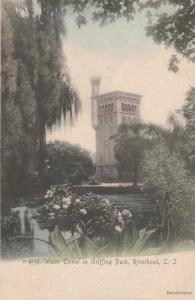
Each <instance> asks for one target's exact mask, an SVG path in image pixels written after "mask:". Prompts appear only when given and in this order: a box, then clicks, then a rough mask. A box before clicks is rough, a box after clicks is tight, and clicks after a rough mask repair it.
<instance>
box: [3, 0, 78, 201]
mask: <svg viewBox="0 0 195 300" xmlns="http://www.w3.org/2000/svg"><path fill="white" fill-rule="evenodd" d="M46 6H47V5H46ZM62 17H63V14H61V12H60V10H59V9H57V10H55V11H54V12H53V11H52V10H51V7H47V9H46V8H45V6H44V5H43V6H42V9H41V13H40V15H38V16H34V9H33V2H32V1H31V0H28V1H27V6H26V8H25V9H24V10H21V9H17V8H16V6H15V5H14V4H13V3H11V2H9V1H3V4H2V48H1V54H2V86H3V88H2V91H1V99H2V161H3V166H2V192H3V199H5V200H6V199H8V197H15V196H18V195H20V194H22V193H23V194H26V193H31V192H32V191H33V190H37V189H40V188H43V187H44V183H45V175H46V174H45V171H46V170H45V154H46V151H45V146H46V142H45V140H46V127H48V128H50V129H51V128H52V126H53V125H54V124H56V123H60V121H61V118H62V116H63V117H64V118H65V117H66V114H67V113H68V112H69V113H70V116H71V118H72V117H74V116H76V114H77V112H78V109H79V106H80V100H79V97H78V94H77V93H76V91H75V90H74V89H73V87H72V85H71V80H70V77H69V74H68V71H67V67H66V65H65V63H64V55H63V49H62V44H61V34H63V33H64V27H63V22H62ZM6 201H7V200H6ZM3 203H4V201H3Z"/></svg>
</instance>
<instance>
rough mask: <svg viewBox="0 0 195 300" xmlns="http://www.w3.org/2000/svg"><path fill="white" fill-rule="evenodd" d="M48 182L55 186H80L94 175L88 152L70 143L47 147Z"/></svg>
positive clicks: (57, 143)
mask: <svg viewBox="0 0 195 300" xmlns="http://www.w3.org/2000/svg"><path fill="white" fill-rule="evenodd" d="M46 153H47V155H46V158H47V166H48V172H47V182H48V184H50V185H54V184H64V183H72V184H80V183H82V181H86V180H88V179H89V177H90V176H91V175H93V174H94V171H95V170H94V166H93V162H92V160H91V158H90V155H89V153H88V151H86V150H84V149H81V148H80V147H79V146H75V145H71V144H69V143H61V142H57V141H56V142H55V143H49V144H48V145H47V152H46Z"/></svg>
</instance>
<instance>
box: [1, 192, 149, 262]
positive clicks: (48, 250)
mask: <svg viewBox="0 0 195 300" xmlns="http://www.w3.org/2000/svg"><path fill="white" fill-rule="evenodd" d="M105 198H107V199H108V200H110V202H112V203H114V204H115V206H116V207H120V208H121V209H123V208H128V209H130V210H131V212H132V213H133V216H134V217H135V219H136V225H137V227H138V228H141V227H144V226H146V224H149V223H151V215H152V213H151V212H152V204H151V199H150V198H147V196H143V195H142V196H140V195H138V194H122V195H105ZM36 214H37V208H36V207H27V206H24V205H21V206H19V207H14V208H12V216H13V217H15V218H16V219H17V220H18V221H19V222H18V224H19V225H18V227H17V232H14V231H13V232H12V233H11V235H10V237H11V239H12V240H11V242H9V244H7V245H5V255H4V258H8V259H15V258H22V257H41V256H44V257H45V256H53V255H56V253H55V251H54V249H53V248H52V246H51V245H50V244H49V243H50V235H51V233H50V232H49V230H48V229H46V228H45V227H43V226H42V225H41V224H40V223H38V222H37V220H36V219H35V218H33V216H35V215H36ZM16 236H17V238H15V237H16ZM2 243H3V242H2Z"/></svg>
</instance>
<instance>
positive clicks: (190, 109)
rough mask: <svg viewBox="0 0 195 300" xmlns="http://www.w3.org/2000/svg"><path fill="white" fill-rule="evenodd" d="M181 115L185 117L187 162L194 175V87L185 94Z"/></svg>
mask: <svg viewBox="0 0 195 300" xmlns="http://www.w3.org/2000/svg"><path fill="white" fill-rule="evenodd" d="M183 115H184V117H185V119H186V128H185V138H186V149H187V152H188V158H189V159H188V164H189V168H190V171H191V174H192V175H194V176H195V88H194V87H192V88H191V89H190V91H189V92H188V94H187V97H186V101H185V104H184V106H183Z"/></svg>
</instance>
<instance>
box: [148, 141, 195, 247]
mask: <svg viewBox="0 0 195 300" xmlns="http://www.w3.org/2000/svg"><path fill="white" fill-rule="evenodd" d="M143 174H144V175H143V178H144V180H143V182H144V189H145V190H146V191H147V192H150V193H152V194H153V196H154V198H155V199H156V202H157V205H158V209H159V214H160V224H161V225H160V227H161V234H162V240H163V242H165V243H167V244H170V243H173V242H176V241H179V240H181V239H185V238H190V237H189V232H188V229H189V227H190V226H191V224H192V222H193V220H194V216H193V214H194V208H195V207H194V205H195V202H194V200H195V199H194V191H193V182H192V180H191V178H190V176H189V172H188V171H187V169H186V166H185V162H184V161H183V160H182V159H181V158H180V157H179V156H178V155H177V154H175V153H170V151H169V150H168V148H167V146H166V145H165V144H159V145H157V146H155V147H154V148H153V149H152V150H151V151H149V152H147V155H146V158H145V163H144V170H143Z"/></svg>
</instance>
